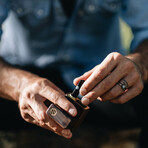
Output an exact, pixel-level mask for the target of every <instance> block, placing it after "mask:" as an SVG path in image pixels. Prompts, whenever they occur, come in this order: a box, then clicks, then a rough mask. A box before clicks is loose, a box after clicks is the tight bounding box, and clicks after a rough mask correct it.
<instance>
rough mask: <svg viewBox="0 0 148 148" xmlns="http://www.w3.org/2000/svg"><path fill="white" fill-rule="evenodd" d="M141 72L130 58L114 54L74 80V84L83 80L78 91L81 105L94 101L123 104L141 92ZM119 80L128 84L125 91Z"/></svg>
mask: <svg viewBox="0 0 148 148" xmlns="http://www.w3.org/2000/svg"><path fill="white" fill-rule="evenodd" d="M141 70H142V69H140V68H139V66H138V65H137V64H136V63H135V62H133V61H132V60H131V59H130V58H128V57H125V56H122V55H121V54H119V53H116V52H114V53H111V54H109V55H108V56H107V57H106V58H105V60H104V61H103V62H102V63H101V64H100V65H97V66H96V67H95V68H93V69H92V70H90V71H88V72H86V73H85V74H84V75H82V76H80V77H78V78H76V79H75V80H74V84H75V85H77V83H78V82H79V81H80V80H85V82H84V84H83V85H82V87H81V89H80V94H81V95H83V96H84V97H83V98H82V103H83V104H85V105H88V104H89V103H91V102H92V101H93V100H95V99H99V100H101V101H110V102H113V103H119V104H123V103H125V102H127V101H129V100H130V99H132V98H134V97H135V96H137V95H139V94H140V93H141V91H142V90H143V78H142V71H141ZM121 80H125V81H126V82H127V83H128V88H127V89H126V91H124V90H123V89H122V88H121V86H120V85H119V82H120V81H121Z"/></svg>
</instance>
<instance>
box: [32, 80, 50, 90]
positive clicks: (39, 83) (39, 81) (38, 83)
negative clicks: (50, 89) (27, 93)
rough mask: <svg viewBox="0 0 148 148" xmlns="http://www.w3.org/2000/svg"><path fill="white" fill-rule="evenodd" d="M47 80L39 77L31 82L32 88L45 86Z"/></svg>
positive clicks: (37, 88)
mask: <svg viewBox="0 0 148 148" xmlns="http://www.w3.org/2000/svg"><path fill="white" fill-rule="evenodd" d="M47 83H48V80H47V79H45V78H41V79H39V80H38V81H36V82H35V83H34V84H33V87H34V89H36V90H39V89H41V88H44V87H45V86H47Z"/></svg>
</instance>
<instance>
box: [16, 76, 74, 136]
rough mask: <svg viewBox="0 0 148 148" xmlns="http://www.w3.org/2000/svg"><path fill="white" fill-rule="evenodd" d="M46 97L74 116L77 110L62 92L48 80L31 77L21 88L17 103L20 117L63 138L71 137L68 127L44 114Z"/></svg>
mask: <svg viewBox="0 0 148 148" xmlns="http://www.w3.org/2000/svg"><path fill="white" fill-rule="evenodd" d="M46 99H48V100H49V101H50V102H53V103H54V104H57V105H58V106H60V107H61V108H62V109H64V110H65V111H66V112H68V113H69V114H70V115H71V116H76V114H77V110H76V109H75V107H74V106H73V105H72V103H70V102H69V101H68V100H67V99H66V98H65V94H64V92H63V91H62V90H60V89H59V88H58V87H56V86H55V85H54V84H53V83H52V82H50V81H49V80H47V79H44V78H40V77H37V78H34V79H31V80H30V81H29V82H28V83H27V85H25V86H23V88H22V89H21V94H20V96H19V102H18V103H19V109H20V112H21V116H22V118H23V119H24V120H25V121H27V122H30V123H33V124H36V125H38V126H41V127H43V128H46V129H48V130H51V131H53V132H54V133H56V134H58V135H61V136H63V137H65V138H71V137H72V133H71V131H70V130H69V129H63V128H62V127H60V126H59V125H58V124H57V123H56V122H55V121H54V120H53V119H51V118H50V117H49V116H48V115H47V114H46V110H47V107H46V106H45V104H44V101H45V100H46Z"/></svg>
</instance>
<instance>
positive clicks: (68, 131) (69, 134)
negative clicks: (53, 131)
mask: <svg viewBox="0 0 148 148" xmlns="http://www.w3.org/2000/svg"><path fill="white" fill-rule="evenodd" d="M62 135H63V136H64V137H66V138H71V136H72V133H71V131H70V130H62Z"/></svg>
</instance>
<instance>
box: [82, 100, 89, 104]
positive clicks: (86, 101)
mask: <svg viewBox="0 0 148 148" xmlns="http://www.w3.org/2000/svg"><path fill="white" fill-rule="evenodd" d="M81 101H82V103H83V104H84V105H88V104H89V99H88V98H82V100H81Z"/></svg>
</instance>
